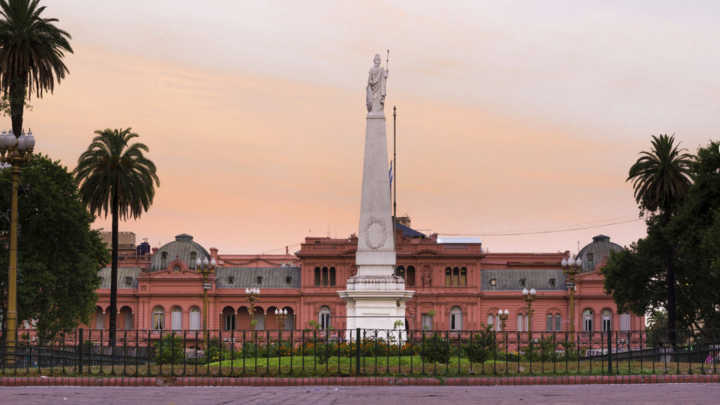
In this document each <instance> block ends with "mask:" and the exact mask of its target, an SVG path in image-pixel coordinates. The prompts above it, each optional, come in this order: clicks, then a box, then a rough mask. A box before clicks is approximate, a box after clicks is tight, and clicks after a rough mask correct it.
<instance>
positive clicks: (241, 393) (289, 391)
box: [0, 384, 720, 405]
mask: <svg viewBox="0 0 720 405" xmlns="http://www.w3.org/2000/svg"><path fill="white" fill-rule="evenodd" d="M719 396H720V384H636V385H605V384H596V385H560V386H558V385H543V386H529V385H525V386H494V387H489V386H474V387H469V386H399V387H388V386H370V387H347V386H306V387H288V386H286V387H47V386H45V387H4V388H2V389H1V390H0V404H15V403H22V404H25V405H34V404H38V405H39V404H57V403H67V404H80V405H82V404H98V403H102V404H105V405H125V404H138V403H140V404H142V403H151V404H153V405H186V404H196V403H210V404H223V405H232V404H282V405H288V404H312V405H324V404H348V405H354V404H358V405H360V404H362V405H367V404H373V405H376V404H377V405H384V404H403V405H407V404H412V405H424V404H437V403H445V404H446V403H455V404H461V403H492V404H501V405H502V404H530V403H532V404H533V405H545V404H556V405H563V404H578V403H582V404H583V405H596V404H608V403H617V404H623V405H624V404H628V405H635V404H661V405H662V404H683V405H685V404H687V405H692V404H703V405H706V404H710V403H716V400H717V398H718V397H719Z"/></svg>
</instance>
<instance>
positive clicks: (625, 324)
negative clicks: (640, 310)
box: [620, 314, 630, 332]
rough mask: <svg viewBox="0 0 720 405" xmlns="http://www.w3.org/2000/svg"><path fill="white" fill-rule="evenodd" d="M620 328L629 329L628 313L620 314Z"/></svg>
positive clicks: (625, 330)
mask: <svg viewBox="0 0 720 405" xmlns="http://www.w3.org/2000/svg"><path fill="white" fill-rule="evenodd" d="M620 330H621V331H623V332H627V331H629V330H630V314H620Z"/></svg>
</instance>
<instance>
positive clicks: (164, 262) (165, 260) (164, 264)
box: [160, 252, 167, 269]
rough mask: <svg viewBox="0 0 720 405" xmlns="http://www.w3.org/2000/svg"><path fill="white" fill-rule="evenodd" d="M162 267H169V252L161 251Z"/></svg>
mask: <svg viewBox="0 0 720 405" xmlns="http://www.w3.org/2000/svg"><path fill="white" fill-rule="evenodd" d="M160 268H161V269H166V268H167V252H161V253H160Z"/></svg>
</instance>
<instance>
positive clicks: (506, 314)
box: [498, 309, 510, 331]
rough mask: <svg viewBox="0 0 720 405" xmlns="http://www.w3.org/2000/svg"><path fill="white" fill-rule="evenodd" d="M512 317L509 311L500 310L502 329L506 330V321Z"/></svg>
mask: <svg viewBox="0 0 720 405" xmlns="http://www.w3.org/2000/svg"><path fill="white" fill-rule="evenodd" d="M509 316H510V311H508V310H507V309H498V318H499V319H500V329H502V330H503V331H504V330H505V321H507V319H508V317H509Z"/></svg>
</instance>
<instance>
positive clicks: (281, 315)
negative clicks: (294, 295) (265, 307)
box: [275, 309, 288, 330]
mask: <svg viewBox="0 0 720 405" xmlns="http://www.w3.org/2000/svg"><path fill="white" fill-rule="evenodd" d="M275 317H276V318H277V320H278V323H279V324H280V325H279V327H278V329H280V330H283V329H285V320H286V319H287V317H288V310H287V309H278V310H277V311H275Z"/></svg>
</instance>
